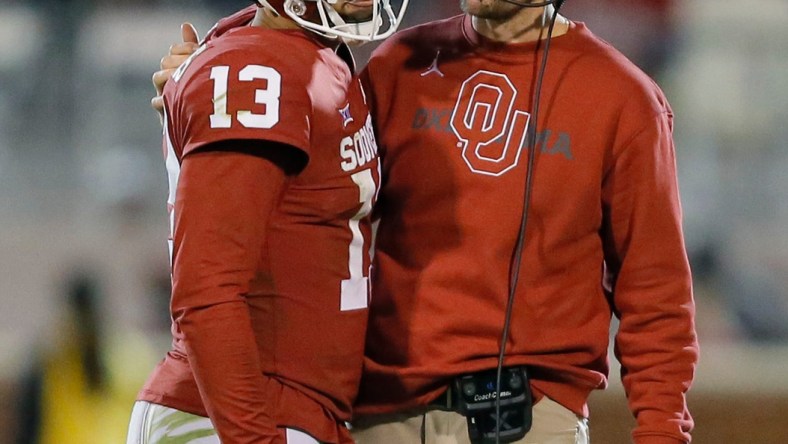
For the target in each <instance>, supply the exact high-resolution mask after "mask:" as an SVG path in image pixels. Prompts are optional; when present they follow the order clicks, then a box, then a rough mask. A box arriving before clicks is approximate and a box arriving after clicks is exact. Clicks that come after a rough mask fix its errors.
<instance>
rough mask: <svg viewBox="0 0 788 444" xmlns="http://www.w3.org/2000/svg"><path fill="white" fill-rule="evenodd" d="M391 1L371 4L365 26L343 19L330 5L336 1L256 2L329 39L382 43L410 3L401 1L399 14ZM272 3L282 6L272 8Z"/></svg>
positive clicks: (261, 0) (395, 26)
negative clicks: (377, 41) (369, 16)
mask: <svg viewBox="0 0 788 444" xmlns="http://www.w3.org/2000/svg"><path fill="white" fill-rule="evenodd" d="M391 1H392V0H373V8H372V17H371V19H370V20H368V21H364V22H359V23H355V22H351V21H349V20H347V19H346V18H343V17H342V16H341V15H339V13H337V11H336V10H335V9H334V8H333V6H332V5H334V4H336V2H337V0H258V3H259V4H261V5H262V6H265V7H268V8H271V9H272V10H274V11H277V12H279V13H284V14H285V15H287V16H288V17H289V18H290V19H292V20H293V21H295V22H296V23H298V25H299V26H301V27H303V28H305V29H307V30H309V31H312V32H315V33H317V34H320V35H322V36H324V37H327V38H331V39H341V40H342V41H344V42H346V43H352V42H371V41H375V40H382V39H385V38H386V37H389V36H390V35H391V34H393V33H394V32H395V31H396V30H397V28H398V27H399V25H400V23H401V22H402V17H403V15H404V14H405V10H406V9H407V6H408V2H409V0H401V3H402V5H401V6H400V7H399V11H395V7H394V6H392V5H391ZM272 3H275V4H281V5H282V7H281V8H278V9H277V8H275V7H274V6H273V5H272Z"/></svg>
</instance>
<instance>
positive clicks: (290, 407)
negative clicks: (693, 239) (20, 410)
mask: <svg viewBox="0 0 788 444" xmlns="http://www.w3.org/2000/svg"><path fill="white" fill-rule="evenodd" d="M260 3H261V6H258V7H256V9H255V10H254V14H253V17H252V18H251V22H250V23H249V24H250V26H243V27H238V26H226V27H218V28H217V29H216V30H215V31H214V32H213V33H212V34H211V35H210V36H209V37H208V38H207V39H206V40H205V41H204V42H203V43H202V44H201V45H200V46H199V48H197V49H196V51H195V52H194V54H192V55H191V56H190V57H189V59H188V61H186V63H184V64H182V65H181V67H180V68H179V69H178V70H177V71H176V72H175V73H174V74H173V75H172V78H171V80H170V81H169V83H168V84H167V87H166V88H165V90H164V95H163V105H164V108H163V125H164V143H163V145H164V154H165V159H166V167H167V172H168V175H169V186H170V193H169V198H168V201H167V203H168V208H169V210H170V222H171V237H170V255H171V262H172V282H173V291H172V300H171V312H172V319H173V323H172V336H173V342H172V349H171V350H170V352H169V353H168V354H167V356H166V357H165V359H164V360H163V361H162V362H161V363H160V364H159V365H158V367H157V368H156V369H155V370H154V372H153V374H152V375H151V376H150V378H149V380H148V381H147V383H146V384H145V386H144V387H143V389H142V390H141V392H140V395H139V397H138V402H137V403H136V404H135V407H134V411H133V413H132V420H131V424H130V430H129V437H128V442H129V444H141V443H151V444H156V443H168V442H176V441H177V442H183V443H216V444H218V443H219V442H222V443H224V444H246V443H248V444H252V443H254V444H260V443H277V444H279V443H288V444H307V443H318V442H320V443H350V442H352V440H351V438H350V434H349V432H348V430H347V428H346V425H345V424H346V421H348V420H349V419H350V415H351V405H352V403H353V402H354V400H355V397H356V394H357V390H358V385H359V378H360V376H361V369H362V361H363V345H364V336H365V329H366V324H367V305H368V297H369V288H370V286H369V269H370V257H369V251H370V248H371V245H370V240H371V229H370V217H369V214H370V211H371V209H372V205H373V203H374V201H375V199H376V197H377V190H378V187H379V183H380V166H379V161H378V152H377V151H378V149H377V143H376V141H375V136H374V133H373V131H372V122H371V119H370V115H369V111H368V107H367V104H366V99H365V97H364V93H363V92H362V89H361V85H360V81H359V79H358V77H356V76H355V75H354V66H353V60H352V58H351V57H350V53H349V51H348V50H347V48H346V47H345V43H343V41H350V40H354V39H356V40H361V41H364V40H374V39H378V38H382V37H384V36H385V35H387V34H388V33H391V32H393V30H394V28H396V25H397V23H398V21H399V19H400V17H401V13H402V11H400V14H398V15H396V14H393V10H392V9H391V8H389V7H388V0H376V1H374V2H373V1H360V0H336V1H333V2H330V3H329V2H322V1H321V2H318V3H312V4H309V5H308V6H307V5H302V6H304V9H303V10H297V11H295V12H294V13H293V14H291V12H292V11H293V10H294V9H295V6H293V4H294V3H296V2H293V1H291V0H284V1H279V2H276V1H274V0H268V1H265V0H261V1H260ZM274 4H276V5H277V6H273V5H274Z"/></svg>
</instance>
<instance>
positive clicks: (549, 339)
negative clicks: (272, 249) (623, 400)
mask: <svg viewBox="0 0 788 444" xmlns="http://www.w3.org/2000/svg"><path fill="white" fill-rule="evenodd" d="M542 55H543V47H539V48H537V44H536V43H523V44H502V43H499V42H493V41H489V40H486V39H484V38H483V37H482V36H480V35H479V34H478V33H476V32H475V31H474V29H473V27H472V26H471V23H470V19H469V18H468V17H455V18H452V19H448V20H445V21H440V22H434V23H430V24H426V25H423V26H417V27H415V28H412V29H410V30H406V31H403V32H400V33H399V34H398V35H397V36H395V37H392V38H391V39H389V40H387V41H386V42H384V43H383V44H382V45H381V46H380V47H378V48H377V50H376V51H375V52H374V53H373V55H372V58H371V60H370V62H369V64H368V65H367V70H366V72H365V73H366V74H365V76H362V77H364V78H365V79H366V80H367V81H368V83H369V88H368V90H367V92H368V94H369V95H370V103H371V109H372V113H373V116H374V120H375V124H376V129H377V130H378V137H379V141H380V149H381V155H382V159H383V180H384V181H383V187H382V190H381V195H380V201H379V203H378V206H377V207H376V212H379V213H380V226H379V229H378V233H377V240H376V242H377V244H376V250H375V271H374V278H373V292H372V303H371V306H370V325H369V329H368V340H367V345H366V355H367V359H366V360H365V373H364V377H363V379H362V386H361V390H360V395H359V402H358V405H357V408H356V411H357V413H358V414H374V413H382V412H393V411H400V410H403V409H409V408H414V407H418V406H423V405H426V404H428V403H429V402H430V401H431V400H432V399H434V398H435V397H436V396H438V394H439V393H440V392H441V391H443V390H444V389H445V387H446V385H447V384H448V383H449V381H450V380H451V379H452V378H453V377H455V376H457V375H462V374H466V373H471V372H475V371H479V370H483V369H491V368H495V366H496V365H497V358H498V350H499V344H500V338H501V331H502V328H503V324H504V312H505V307H506V303H507V298H508V295H509V291H510V273H511V267H512V257H513V254H514V251H515V246H516V242H517V237H518V231H519V227H520V223H521V220H522V216H523V200H524V189H525V177H526V170H527V163H528V162H527V159H528V154H529V147H528V143H527V140H528V136H527V135H528V132H529V130H528V129H529V128H536V136H537V137H536V144H535V145H536V146H535V148H536V154H535V155H536V160H535V169H534V171H533V175H534V176H533V188H532V191H533V194H532V198H531V204H530V209H529V211H528V223H527V233H526V240H525V249H524V252H523V255H522V265H521V267H520V269H519V282H518V286H517V292H516V297H515V302H514V306H513V316H512V319H511V330H510V336H509V341H508V343H507V347H506V351H507V354H506V355H507V358H506V365H529V366H530V368H531V373H532V377H533V379H532V381H533V384H532V385H533V388H534V390H535V392H536V393H537V394H538V395H543V394H546V395H548V396H549V397H551V398H552V399H554V400H556V401H558V402H560V403H561V404H563V405H564V406H566V407H568V408H570V409H572V410H573V411H575V412H577V413H578V414H587V410H586V399H587V396H588V394H589V392H591V390H593V389H596V388H601V387H603V386H604V385H605V383H606V376H607V371H608V365H607V350H608V337H609V328H610V320H611V316H612V315H613V311H615V312H616V314H617V315H619V316H620V318H621V324H620V328H619V330H618V335H617V351H618V353H619V356H620V357H621V362H622V366H623V368H624V369H625V371H626V374H625V376H624V385H625V386H626V387H627V388H628V390H629V391H628V393H629V400H630V405H631V406H632V409H633V413H634V414H635V415H636V416H637V418H638V424H639V427H638V429H637V431H636V433H637V434H639V435H660V436H666V435H667V436H672V437H674V438H675V439H677V440H686V439H687V432H688V430H689V429H690V428H691V426H692V421H691V418H690V417H689V414H688V412H687V410H686V404H685V400H684V393H683V392H684V391H686V389H687V388H688V386H689V384H690V382H691V381H692V378H693V369H694V365H695V362H696V359H697V344H696V338H695V331H694V324H693V313H694V306H693V298H692V291H691V279H690V272H689V267H688V263H687V257H686V253H685V250H684V244H683V238H682V231H681V214H680V213H681V211H680V206H679V200H678V190H677V184H676V169H675V163H674V146H673V141H672V137H671V133H672V112H671V110H670V107H669V105H668V103H667V102H666V100H665V97H664V96H663V94H662V92H661V91H660V90H659V88H658V87H657V86H656V85H655V84H654V83H653V82H652V81H651V80H650V79H649V78H648V77H647V76H645V75H644V74H643V73H642V72H640V71H639V70H638V69H637V68H636V67H634V65H632V64H631V63H630V62H629V61H627V60H626V59H625V58H624V57H623V56H622V55H621V54H619V53H618V52H617V51H615V50H614V49H612V48H611V47H610V46H608V45H607V44H605V43H604V42H602V41H601V40H599V39H597V38H596V37H594V35H593V34H591V33H590V32H589V31H588V30H587V29H586V27H585V26H584V25H582V24H580V23H575V24H572V26H571V29H570V30H569V31H568V33H566V34H564V35H560V36H557V37H556V38H554V39H553V41H552V46H551V50H550V55H549V61H548V63H547V75H546V76H545V81H544V86H543V89H542V96H541V101H540V103H541V107H540V110H541V111H540V113H539V116H538V121H537V122H535V121H534V120H535V119H534V117H533V115H532V113H533V107H532V100H533V99H532V97H533V88H534V83H535V75H536V73H538V71H539V66H540V63H541V61H542Z"/></svg>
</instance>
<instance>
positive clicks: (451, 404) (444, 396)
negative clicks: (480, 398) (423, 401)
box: [429, 386, 457, 412]
mask: <svg viewBox="0 0 788 444" xmlns="http://www.w3.org/2000/svg"><path fill="white" fill-rule="evenodd" d="M453 392H454V391H453V390H452V389H451V386H449V387H447V388H446V390H445V391H444V392H443V393H441V394H440V395H438V397H437V398H435V399H433V400H432V401H430V404H429V406H430V407H435V408H437V409H439V410H444V411H447V412H456V411H457V410H456V407H457V400H456V399H454V397H453V396H452V395H453Z"/></svg>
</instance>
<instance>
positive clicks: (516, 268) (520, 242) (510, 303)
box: [495, 0, 566, 444]
mask: <svg viewBox="0 0 788 444" xmlns="http://www.w3.org/2000/svg"><path fill="white" fill-rule="evenodd" d="M504 1H505V2H507V3H511V4H513V5H518V6H522V7H524V8H542V7H545V6H550V5H553V7H554V8H553V14H552V16H551V17H550V25H549V27H548V29H547V38H546V39H545V43H544V53H543V55H542V61H541V66H540V67H539V72H538V74H537V76H536V86H535V88H534V95H533V102H532V105H531V110H532V113H531V114H532V116H533V119H532V121H533V122H534V124H533V128H532V130H531V131H530V132H529V133H528V139H527V144H526V146H528V147H530V149H529V150H528V162H527V165H528V167H527V168H528V170H527V171H526V175H525V193H524V196H523V213H522V216H521V218H520V228H519V231H518V233H517V243H516V246H515V250H514V254H513V255H512V261H511V263H510V270H511V271H510V275H509V298H508V300H507V301H506V314H505V317H504V323H503V328H502V330H501V345H500V347H499V350H498V366H497V368H496V378H495V390H496V393H500V392H501V375H502V372H503V361H504V357H505V356H506V342H507V341H508V340H509V328H510V326H511V320H512V311H513V307H514V298H515V293H516V290H517V281H518V277H519V274H520V264H521V262H522V256H523V248H524V247H525V229H526V227H527V225H528V210H529V208H530V206H531V193H532V191H533V170H534V165H535V160H536V125H537V123H538V121H539V99H540V97H541V95H542V82H543V80H544V75H545V71H546V70H547V58H548V55H549V53H550V42H551V41H552V37H553V28H554V27H555V21H556V19H557V18H558V10H559V9H561V6H562V5H563V4H564V2H565V1H566V0H548V1H543V2H539V3H529V2H528V1H527V0H504ZM495 416H496V418H500V416H501V397H500V396H496V397H495ZM500 426H501V424H500V421H498V420H496V424H495V443H496V444H500V435H501V428H500Z"/></svg>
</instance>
